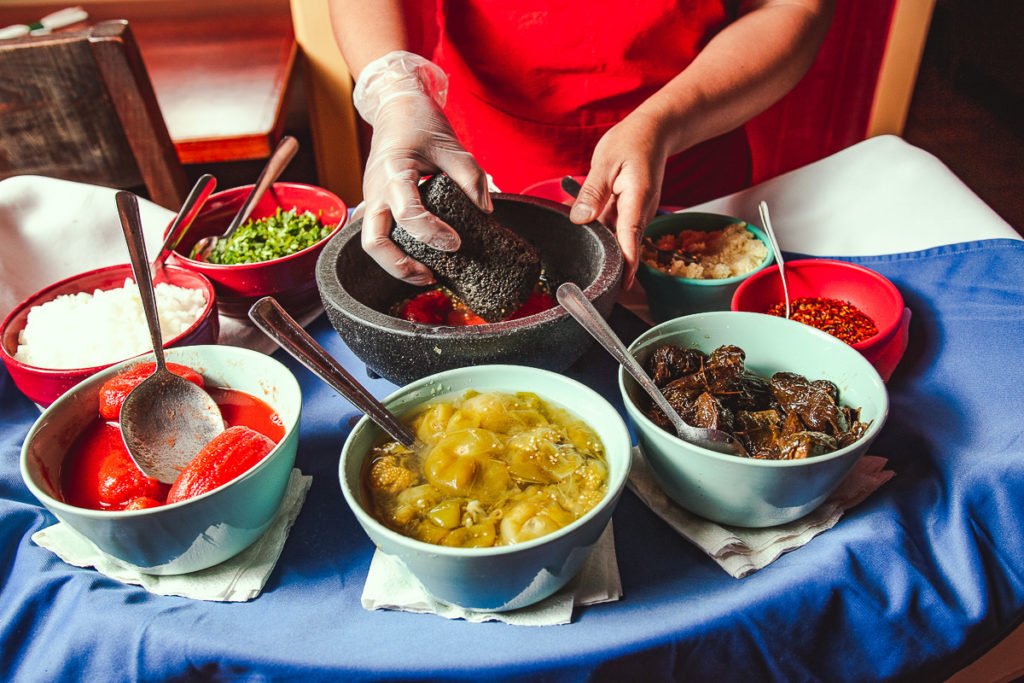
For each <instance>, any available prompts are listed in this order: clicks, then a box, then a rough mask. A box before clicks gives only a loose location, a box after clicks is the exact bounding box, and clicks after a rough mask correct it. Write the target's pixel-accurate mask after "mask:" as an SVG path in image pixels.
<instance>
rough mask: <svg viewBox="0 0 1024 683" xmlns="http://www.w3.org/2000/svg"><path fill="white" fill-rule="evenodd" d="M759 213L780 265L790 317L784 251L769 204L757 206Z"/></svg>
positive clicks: (787, 315) (783, 292)
mask: <svg viewBox="0 0 1024 683" xmlns="http://www.w3.org/2000/svg"><path fill="white" fill-rule="evenodd" d="M757 211H758V213H760V214H761V223H763V224H764V231H765V233H767V234H768V241H769V242H771V243H772V253H773V254H774V255H775V262H776V263H778V264H779V277H780V278H782V295H783V297H785V299H786V317H787V318H788V317H789V287H788V286H787V285H786V267H785V264H784V263H783V261H782V250H781V249H779V241H778V240H777V239H775V231H774V230H773V229H772V218H771V216H769V215H768V204H767V203H766V202H763V201H762V202H761V203H759V204H758V205H757Z"/></svg>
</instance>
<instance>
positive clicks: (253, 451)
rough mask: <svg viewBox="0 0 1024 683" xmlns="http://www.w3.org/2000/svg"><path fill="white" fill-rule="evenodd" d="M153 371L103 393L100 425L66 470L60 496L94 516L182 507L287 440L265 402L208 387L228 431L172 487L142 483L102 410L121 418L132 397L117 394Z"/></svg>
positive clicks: (193, 376)
mask: <svg viewBox="0 0 1024 683" xmlns="http://www.w3.org/2000/svg"><path fill="white" fill-rule="evenodd" d="M168 365H169V366H172V365H173V367H171V370H172V372H175V374H180V375H182V376H184V377H187V378H188V379H190V380H191V381H193V382H196V383H197V384H199V386H203V385H204V384H205V381H204V380H203V377H202V376H201V375H199V374H198V373H197V372H195V371H194V370H193V369H191V368H188V367H186V366H182V365H176V364H170V363H169V364H168ZM154 367H155V366H154V364H153V363H141V364H139V365H136V366H133V367H132V368H129V369H128V370H126V371H124V372H122V373H121V374H119V375H118V376H117V377H114V378H111V380H108V381H107V383H105V384H104V386H103V387H102V388H101V390H100V391H101V398H100V401H99V409H98V410H97V418H96V420H95V421H94V422H93V423H92V424H90V425H88V426H87V427H86V429H85V430H84V431H83V432H82V434H81V435H80V436H79V437H78V439H77V440H76V442H75V444H74V445H73V446H72V448H71V450H70V452H69V453H68V455H67V457H66V459H65V461H64V463H65V464H64V466H63V468H62V469H61V475H60V479H61V491H62V494H63V497H64V500H65V501H66V502H68V503H69V504H70V505H74V506H76V507H82V508H88V509H92V510H141V509H145V508H150V507H158V506H160V505H164V504H165V503H171V502H177V501H179V500H184V499H185V498H189V497H191V496H195V495H199V494H200V493H205V492H206V491H209V490H212V489H214V488H217V487H218V486H221V485H222V484H225V483H227V482H228V481H230V480H232V479H234V478H235V477H237V476H239V475H240V474H242V473H244V472H247V471H248V470H249V469H250V468H251V467H252V466H253V465H255V464H256V463H257V462H259V461H260V460H262V459H263V458H264V457H266V455H267V454H268V453H270V451H272V450H273V449H274V446H275V445H276V444H277V443H278V442H279V441H280V440H281V439H282V438H283V437H284V432H285V428H284V423H283V422H282V421H281V418H280V416H279V415H278V414H277V412H276V411H275V410H274V409H273V408H271V407H270V406H269V405H267V404H266V403H265V402H264V401H262V400H261V399H259V398H257V397H256V396H253V395H251V394H248V393H246V392H243V391H238V390H236V389H227V388H225V387H211V386H207V387H206V390H207V391H208V392H209V394H210V396H212V397H213V399H214V400H215V401H216V402H217V405H218V406H219V407H220V409H221V416H222V417H223V418H224V423H225V427H226V429H225V431H224V432H222V433H221V434H220V435H218V436H217V437H216V438H214V439H213V440H211V441H210V443H209V444H207V445H206V446H205V447H204V448H203V449H202V451H200V453H198V454H197V455H196V456H195V457H194V458H193V459H192V460H191V461H190V462H189V464H188V465H187V466H186V467H185V469H184V470H183V471H182V473H181V475H179V477H178V479H177V480H176V481H175V482H174V483H173V484H170V485H168V484H163V483H161V482H160V481H158V480H156V479H154V478H151V477H147V476H145V475H144V474H143V473H142V472H141V471H140V470H139V468H138V467H137V466H136V465H135V462H134V461H132V459H131V456H130V455H129V454H128V450H127V448H126V447H125V445H124V439H122V437H121V431H120V429H118V426H117V423H116V422H112V421H111V422H108V421H107V419H109V418H107V417H106V416H104V415H102V414H101V413H100V410H105V411H106V412H107V414H108V415H109V414H113V413H115V412H116V413H119V412H120V408H121V404H120V402H119V400H118V399H120V400H123V397H124V395H126V394H127V391H125V392H123V393H121V392H120V391H119V390H120V389H122V388H124V387H125V386H127V385H129V384H132V383H133V382H134V383H135V384H137V383H138V381H141V380H142V379H144V378H145V377H148V376H149V375H150V374H152V372H153V369H154ZM179 369H180V371H179ZM147 370H148V372H147ZM115 380H117V381H115ZM108 385H110V386H108ZM104 391H107V394H108V395H107V397H106V399H104V398H103V392H104ZM104 401H105V403H104ZM104 405H105V407H104ZM172 494H173V498H172V497H171V495H172Z"/></svg>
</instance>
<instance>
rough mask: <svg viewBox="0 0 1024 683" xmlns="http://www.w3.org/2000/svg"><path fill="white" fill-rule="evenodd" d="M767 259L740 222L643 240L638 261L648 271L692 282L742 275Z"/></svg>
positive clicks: (759, 241)
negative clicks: (658, 271)
mask: <svg viewBox="0 0 1024 683" xmlns="http://www.w3.org/2000/svg"><path fill="white" fill-rule="evenodd" d="M767 255H768V247H766V246H765V244H764V242H762V241H761V240H759V239H758V238H757V236H756V235H754V233H752V232H751V231H750V230H748V229H747V224H746V223H744V222H742V221H741V222H739V223H733V224H732V225H729V226H726V227H724V228H722V229H720V230H708V231H704V230H683V231H682V232H680V233H678V234H676V235H662V236H660V237H657V238H651V237H644V239H643V242H642V243H641V245H640V258H641V260H642V261H643V262H644V263H646V264H647V265H648V266H650V267H651V268H656V269H657V270H660V271H661V272H663V273H667V274H669V275H674V276H675V277H685V278H689V279H695V280H720V279H722V278H727V277H735V276H737V275H744V274H746V273H749V272H750V271H752V270H754V269H755V268H757V267H758V266H760V265H761V264H762V263H764V260H765V257H766V256H767Z"/></svg>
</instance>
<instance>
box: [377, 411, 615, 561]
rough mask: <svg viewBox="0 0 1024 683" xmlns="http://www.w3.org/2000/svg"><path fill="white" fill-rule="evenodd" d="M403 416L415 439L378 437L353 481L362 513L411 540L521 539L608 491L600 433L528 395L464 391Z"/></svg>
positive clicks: (560, 522)
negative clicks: (365, 507) (412, 444)
mask: <svg viewBox="0 0 1024 683" xmlns="http://www.w3.org/2000/svg"><path fill="white" fill-rule="evenodd" d="M403 421H404V422H405V423H406V424H408V425H409V426H410V427H411V428H412V430H413V432H414V433H415V434H416V437H417V440H418V442H419V443H418V445H417V447H416V448H414V449H409V448H406V447H405V446H402V445H401V444H399V443H398V442H396V441H388V442H384V443H380V444H378V445H377V446H375V447H374V448H373V449H372V450H371V452H370V453H369V454H368V455H367V458H366V461H365V462H364V464H363V471H362V482H363V486H364V489H365V491H366V492H367V500H368V501H369V509H370V511H371V513H372V514H373V515H374V516H375V517H376V518H377V519H378V520H379V521H380V522H381V523H382V524H384V525H386V526H388V527H389V528H391V529H393V530H394V531H397V532H398V533H401V534H404V535H406V536H410V537H412V538H414V539H417V540H420V541H425V542H427V543H434V544H437V545H445V546H454V547H461V548H467V547H489V546H500V545H511V544H515V543H522V542H524V541H528V540H531V539H533V538H537V537H539V536H543V535H545V534H548V533H551V532H553V531H556V530H558V529H560V528H562V527H564V526H566V525H567V524H570V523H572V522H573V521H574V520H576V519H579V518H580V517H581V516H583V515H584V514H586V512H587V511H589V510H590V509H592V508H593V507H594V506H595V505H596V504H597V503H598V502H599V501H600V500H601V499H602V498H604V496H605V493H606V491H607V480H608V467H607V464H606V461H605V452H604V447H603V445H602V444H601V440H600V438H599V437H598V436H597V434H595V433H594V431H593V430H592V429H591V428H590V427H588V426H587V425H586V424H585V423H583V422H582V421H580V420H579V419H578V418H576V417H574V416H572V415H570V414H569V413H568V412H567V411H565V410H563V409H562V408H559V407H557V406H555V405H552V404H550V403H547V402H546V401H544V400H542V399H541V398H540V397H538V396H537V395H536V394H532V393H526V392H521V393H516V394H508V393H501V392H485V393H477V392H475V391H467V392H466V393H465V394H464V395H462V396H460V397H455V398H447V399H441V400H439V401H435V402H432V403H430V404H428V405H425V406H422V407H421V408H419V409H418V410H417V411H416V412H415V413H414V414H413V415H412V416H407V417H405V418H403Z"/></svg>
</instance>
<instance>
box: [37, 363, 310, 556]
mask: <svg viewBox="0 0 1024 683" xmlns="http://www.w3.org/2000/svg"><path fill="white" fill-rule="evenodd" d="M166 356H167V361H168V365H169V367H171V369H172V371H173V372H176V373H177V374H181V375H182V376H184V377H186V378H187V379H189V380H190V381H193V382H195V383H196V384H201V385H202V386H203V387H204V388H205V389H206V390H207V391H208V392H209V393H210V394H211V395H212V396H213V398H214V399H215V400H216V401H217V403H218V405H219V406H220V408H221V414H222V416H223V418H224V421H225V427H226V429H225V431H224V432H223V433H221V434H220V435H219V436H218V437H216V438H215V439H214V440H213V441H211V442H210V443H209V444H207V446H206V447H204V448H203V449H202V450H201V451H200V452H199V453H197V454H196V455H195V456H194V457H193V458H192V460H191V462H190V463H189V464H188V465H187V466H186V467H185V468H184V470H183V471H182V473H181V474H180V475H179V476H178V478H177V479H176V480H175V481H174V482H173V483H171V484H166V483H161V482H159V481H157V480H156V479H152V478H149V477H146V476H145V475H144V474H142V472H141V471H139V470H138V468H137V467H135V465H134V463H133V462H132V460H131V459H130V457H129V456H128V454H127V451H126V450H125V447H124V442H123V441H122V439H121V434H120V431H119V429H118V426H117V415H118V412H119V406H120V401H121V400H123V398H124V395H126V394H127V392H128V391H129V390H130V389H131V388H132V387H133V386H134V385H135V384H137V383H138V382H139V381H141V380H142V379H143V378H144V377H146V376H148V374H149V373H151V372H152V354H150V355H149V356H148V357H142V358H138V359H133V360H131V361H125V362H123V363H119V364H117V365H115V366H112V367H110V368H108V369H106V370H104V371H102V372H99V373H97V374H95V375H93V376H92V377H90V378H89V379H87V380H85V381H83V382H81V383H80V384H78V385H76V386H75V387H73V388H72V389H71V390H69V391H68V392H67V393H65V394H64V395H63V396H61V397H60V398H59V399H58V400H57V401H55V402H54V403H53V404H52V405H50V407H49V408H47V409H46V410H45V411H44V412H43V414H42V415H40V417H39V419H38V420H37V421H36V423H35V424H34V425H33V426H32V428H31V429H30V430H29V433H28V436H27V437H26V438H25V442H24V444H23V446H22V452H21V475H22V478H23V479H24V481H25V484H26V486H28V488H29V490H30V491H31V492H32V494H33V495H34V496H35V497H36V498H37V499H38V500H39V502H40V503H42V504H43V505H44V506H45V507H46V508H47V509H48V510H49V511H50V512H51V513H53V515H54V516H55V517H57V518H58V519H59V520H60V521H62V522H64V523H65V524H67V525H69V526H71V527H72V528H74V529H75V530H76V531H78V532H79V533H80V534H82V535H83V536H85V537H86V538H88V539H89V540H90V541H92V543H93V544H94V545H96V547H97V548H99V549H100V550H101V551H103V552H104V553H106V554H107V555H109V556H111V557H113V558H115V559H117V560H120V561H121V562H124V563H126V564H128V565H131V566H132V567H134V568H136V569H137V570H139V571H142V572H145V573H149V574H158V575H166V574H184V573H190V572H194V571H199V570H201V569H206V568H208V567H212V566H214V565H216V564H219V563H221V562H223V561H225V560H227V559H229V558H231V557H233V556H234V555H236V554H238V553H239V552H241V551H242V550H244V549H245V548H247V547H248V546H249V545H251V544H252V543H253V542H254V541H255V540H256V539H258V538H259V537H260V535H261V534H262V533H263V532H264V531H265V530H266V529H267V527H268V526H269V525H270V523H271V521H272V520H273V519H274V516H275V515H276V514H277V511H278V508H279V507H280V505H281V502H282V500H283V498H284V494H285V490H286V487H287V483H288V480H289V477H290V475H291V471H292V466H293V464H294V461H295V451H296V446H297V443H298V427H299V418H300V413H301V403H302V395H301V392H300V390H299V386H298V382H297V381H296V379H295V377H294V375H293V374H292V373H291V371H290V370H288V369H287V368H286V367H285V366H284V365H283V364H281V363H280V362H278V361H277V360H275V359H273V358H271V357H270V356H267V355H265V354H262V353H258V352H255V351H251V350H249V349H243V348H238V347H232V346H189V347H182V348H175V349H168V350H167V353H166Z"/></svg>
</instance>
